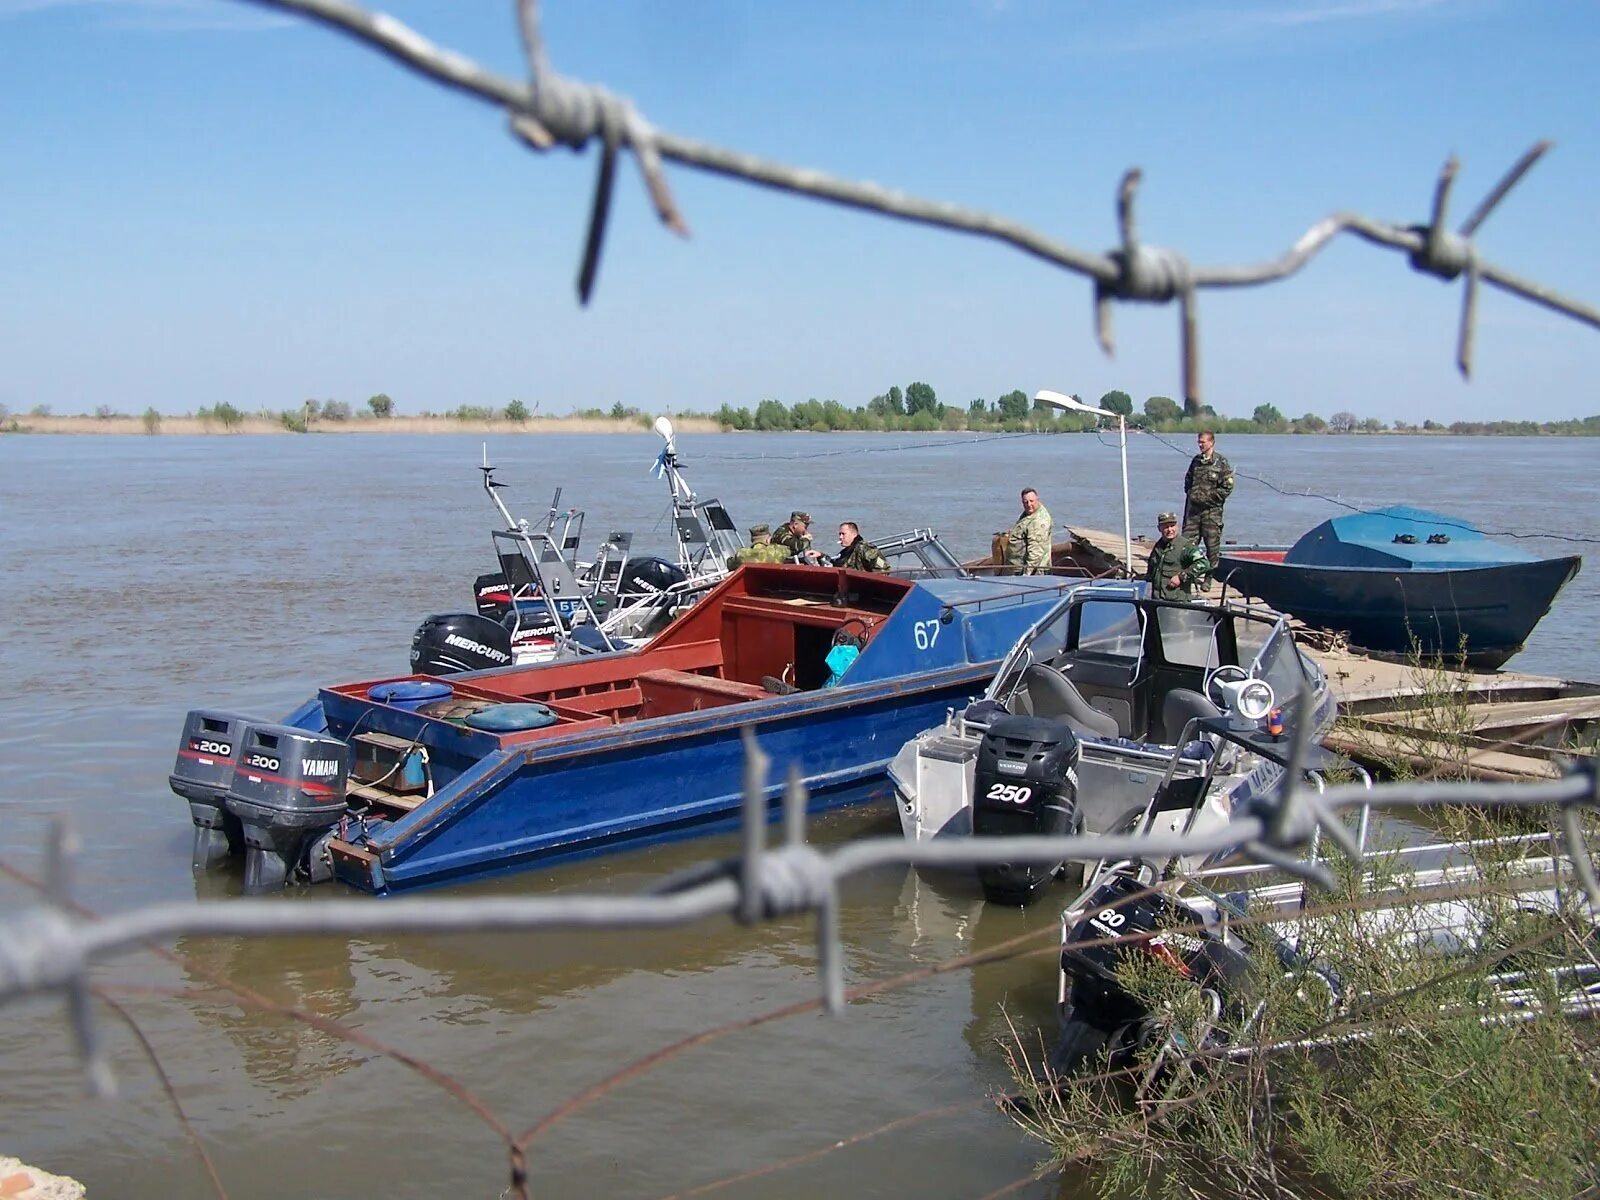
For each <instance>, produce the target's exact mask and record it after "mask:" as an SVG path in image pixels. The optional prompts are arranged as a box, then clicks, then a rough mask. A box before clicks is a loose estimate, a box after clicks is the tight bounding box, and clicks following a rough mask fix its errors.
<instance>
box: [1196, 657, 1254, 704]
mask: <svg viewBox="0 0 1600 1200" xmlns="http://www.w3.org/2000/svg"><path fill="white" fill-rule="evenodd" d="M1249 678H1250V672H1249V671H1247V670H1245V669H1244V668H1243V667H1240V666H1236V665H1234V664H1233V663H1227V664H1225V665H1223V666H1220V667H1212V668H1211V669H1210V670H1209V671H1207V672H1206V678H1205V683H1204V684H1203V685H1202V687H1201V691H1203V692H1204V693H1205V697H1206V699H1207V700H1209V701H1211V703H1213V704H1215V705H1216V706H1217V707H1218V708H1220V709H1221V710H1222V711H1223V712H1227V711H1228V705H1227V703H1226V701H1225V699H1224V697H1223V695H1222V692H1221V691H1220V690H1218V688H1217V686H1216V685H1217V684H1220V683H1243V682H1244V681H1245V680H1246V679H1249Z"/></svg>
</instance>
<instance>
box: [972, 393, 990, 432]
mask: <svg viewBox="0 0 1600 1200" xmlns="http://www.w3.org/2000/svg"><path fill="white" fill-rule="evenodd" d="M988 419H989V404H988V402H987V401H986V400H984V399H982V398H981V397H980V398H979V399H977V400H974V401H973V402H972V403H971V404H969V405H967V428H968V429H976V428H977V427H978V426H979V425H982V424H984V423H985V422H986V421H988Z"/></svg>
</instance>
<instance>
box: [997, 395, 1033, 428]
mask: <svg viewBox="0 0 1600 1200" xmlns="http://www.w3.org/2000/svg"><path fill="white" fill-rule="evenodd" d="M995 404H996V406H997V407H998V408H999V410H1000V419H1001V420H1003V421H1026V420H1027V419H1028V411H1029V410H1030V409H1031V408H1032V407H1033V401H1032V400H1029V399H1028V393H1027V392H1024V391H1022V390H1021V389H1020V388H1019V389H1017V390H1016V391H1014V392H1007V393H1006V394H1005V395H1004V396H1001V397H1000V399H998V400H996V401H995Z"/></svg>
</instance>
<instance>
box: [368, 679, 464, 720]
mask: <svg viewBox="0 0 1600 1200" xmlns="http://www.w3.org/2000/svg"><path fill="white" fill-rule="evenodd" d="M453 695H455V689H454V688H453V687H451V686H450V685H449V684H448V683H439V682H438V681H436V680H416V679H401V680H398V681H396V682H394V683H378V684H374V685H373V686H372V687H369V688H368V689H367V699H368V700H376V701H377V702H378V703H379V704H389V705H393V706H394V707H395V708H403V709H405V710H406V711H407V712H416V711H417V709H419V708H421V707H422V706H423V705H424V704H433V703H435V702H437V701H439V700H448V699H449V698H450V697H451V696H453Z"/></svg>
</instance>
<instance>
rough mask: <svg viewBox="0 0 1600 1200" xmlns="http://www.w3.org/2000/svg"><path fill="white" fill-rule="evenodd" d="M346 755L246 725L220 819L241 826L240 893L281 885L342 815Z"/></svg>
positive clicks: (281, 730)
mask: <svg viewBox="0 0 1600 1200" xmlns="http://www.w3.org/2000/svg"><path fill="white" fill-rule="evenodd" d="M349 774H350V748H349V747H348V746H346V745H345V744H344V743H343V742H341V741H340V740H339V739H338V738H334V737H329V736H328V735H326V734H319V733H309V732H307V731H306V730H304V729H296V728H295V727H294V726H292V725H253V724H252V725H246V726H245V727H244V734H243V737H242V738H241V739H240V746H239V760H238V765H237V766H236V767H235V769H234V772H233V783H232V785H231V786H230V787H229V788H228V795H227V800H226V802H225V803H226V805H227V809H228V812H229V813H231V814H232V815H233V816H234V817H236V818H238V820H239V821H240V823H241V824H242V825H243V826H244V844H245V859H244V887H245V891H247V892H264V891H270V890H273V889H276V888H280V887H282V886H283V884H284V881H285V880H286V879H287V878H288V877H289V873H290V872H291V871H293V870H294V869H295V867H297V866H298V865H299V863H300V858H301V855H302V852H303V851H304V850H305V847H306V844H307V842H309V841H311V840H312V839H313V838H314V837H315V836H316V835H317V834H319V833H321V832H322V831H323V830H325V829H327V828H328V827H329V826H331V825H334V824H336V823H337V822H338V820H339V818H340V817H341V816H343V815H344V811H345V783H346V781H347V780H348V778H349Z"/></svg>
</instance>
